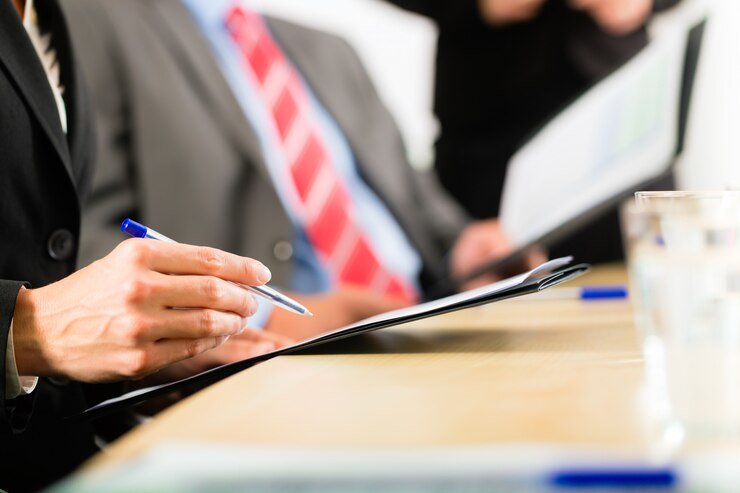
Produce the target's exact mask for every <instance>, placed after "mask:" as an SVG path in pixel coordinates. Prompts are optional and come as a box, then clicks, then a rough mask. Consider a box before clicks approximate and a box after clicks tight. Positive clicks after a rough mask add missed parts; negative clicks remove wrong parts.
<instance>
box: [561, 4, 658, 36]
mask: <svg viewBox="0 0 740 493" xmlns="http://www.w3.org/2000/svg"><path fill="white" fill-rule="evenodd" d="M568 3H569V5H570V6H571V7H572V8H574V9H576V10H583V11H584V12H587V13H588V14H589V15H590V16H591V17H593V18H594V20H595V21H596V22H597V23H598V24H599V25H600V26H601V28H602V29H604V30H605V31H606V32H608V33H610V34H613V35H615V36H619V35H625V34H629V33H630V32H632V31H634V30H636V29H638V28H639V27H641V26H642V25H643V24H645V22H646V21H647V20H648V17H649V16H650V12H651V11H652V9H653V0H568Z"/></svg>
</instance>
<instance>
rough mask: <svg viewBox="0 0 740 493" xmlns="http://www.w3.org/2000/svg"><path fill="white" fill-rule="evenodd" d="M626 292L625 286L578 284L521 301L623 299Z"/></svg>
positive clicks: (625, 296) (547, 291) (548, 290)
mask: <svg viewBox="0 0 740 493" xmlns="http://www.w3.org/2000/svg"><path fill="white" fill-rule="evenodd" d="M627 297H628V292H627V288H626V287H625V286H620V285H613V286H580V287H575V288H554V289H547V290H545V291H541V292H539V293H537V294H534V295H532V296H523V297H522V298H520V299H521V300H522V301H528V300H532V301H535V300H584V301H598V300H624V299H627Z"/></svg>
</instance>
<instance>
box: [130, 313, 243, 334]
mask: <svg viewBox="0 0 740 493" xmlns="http://www.w3.org/2000/svg"><path fill="white" fill-rule="evenodd" d="M246 325H247V322H246V319H244V318H242V317H240V316H239V315H235V314H234V313H229V312H222V311H218V310H210V309H195V310H172V309H168V310H163V311H161V312H159V314H157V315H156V316H154V317H152V319H151V320H150V321H144V322H143V323H140V324H138V325H137V326H135V327H134V328H133V337H134V339H136V340H140V341H141V340H143V341H160V340H166V339H170V340H171V339H205V338H213V337H227V336H231V335H235V334H239V333H240V332H242V331H243V330H244V328H245V327H246Z"/></svg>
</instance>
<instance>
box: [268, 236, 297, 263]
mask: <svg viewBox="0 0 740 493" xmlns="http://www.w3.org/2000/svg"><path fill="white" fill-rule="evenodd" d="M272 254H273V255H274V256H275V258H276V259H277V260H279V261H281V262H287V261H288V260H290V259H292V258H293V245H291V244H290V242H289V241H285V240H281V241H278V242H277V243H275V246H273V247H272Z"/></svg>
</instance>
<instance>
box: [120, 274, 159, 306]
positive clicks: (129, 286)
mask: <svg viewBox="0 0 740 493" xmlns="http://www.w3.org/2000/svg"><path fill="white" fill-rule="evenodd" d="M152 291H153V286H152V285H150V284H149V282H148V281H146V280H145V279H142V278H141V277H133V278H132V279H129V280H128V282H127V283H126V284H125V285H124V287H123V298H124V301H126V302H127V303H130V304H136V303H140V302H141V301H144V300H146V299H148V298H149V297H150V296H151V295H152Z"/></svg>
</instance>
